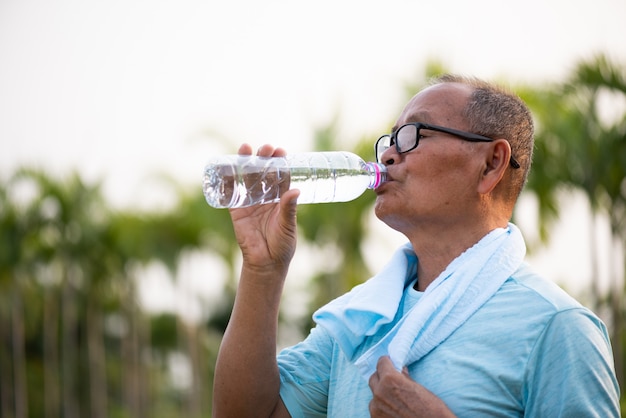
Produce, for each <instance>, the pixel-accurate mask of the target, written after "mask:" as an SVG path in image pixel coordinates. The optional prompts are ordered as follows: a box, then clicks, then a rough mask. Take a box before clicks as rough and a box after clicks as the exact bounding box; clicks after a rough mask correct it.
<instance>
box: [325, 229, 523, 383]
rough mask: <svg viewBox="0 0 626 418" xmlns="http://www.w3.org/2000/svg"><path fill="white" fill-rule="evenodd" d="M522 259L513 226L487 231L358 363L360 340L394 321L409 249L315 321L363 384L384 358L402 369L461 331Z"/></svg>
mask: <svg viewBox="0 0 626 418" xmlns="http://www.w3.org/2000/svg"><path fill="white" fill-rule="evenodd" d="M525 255H526V246H525V245H524V239H523V238H522V234H521V233H520V231H519V229H518V228H517V227H516V226H515V225H513V224H512V223H510V224H509V225H508V228H506V229H503V228H498V229H495V230H493V231H491V232H490V233H489V234H487V235H486V236H485V237H484V238H482V239H481V240H480V241H479V242H478V243H476V244H475V245H474V246H473V247H471V248H469V249H468V250H466V251H465V252H464V253H463V254H461V255H460V256H459V257H457V258H456V259H455V260H453V261H452V263H450V265H449V266H448V267H447V268H446V270H445V271H443V272H442V273H441V274H440V275H439V277H437V279H435V281H433V282H432V283H431V284H430V286H428V288H427V289H426V291H425V292H424V294H423V295H422V297H421V298H420V299H419V300H418V302H417V303H416V304H415V306H414V307H413V308H412V309H411V310H410V311H409V312H408V313H407V314H406V315H405V316H404V317H402V318H401V319H400V320H399V321H398V323H396V324H395V326H394V327H393V328H392V329H391V330H389V331H387V332H386V334H385V336H384V337H383V338H382V339H381V340H380V341H379V342H378V343H376V344H375V345H374V346H373V347H371V348H370V349H369V350H368V351H366V352H365V353H364V354H362V355H361V356H359V357H358V358H354V356H355V352H356V350H357V349H358V347H359V346H360V344H361V343H362V342H363V340H364V339H365V338H366V337H368V336H372V335H374V334H376V333H377V332H378V331H379V329H381V327H383V326H384V325H386V324H389V323H390V322H391V321H393V319H394V317H395V316H396V313H397V310H398V306H399V305H400V301H401V299H402V294H403V292H404V288H405V287H406V286H407V285H408V282H409V281H411V280H412V279H413V278H414V277H415V274H416V271H417V262H418V260H417V257H416V255H415V253H414V252H413V249H412V247H411V245H410V244H406V245H404V246H402V247H400V248H399V249H398V250H397V251H396V252H395V253H394V254H393V256H392V259H391V261H390V262H389V263H388V264H387V265H386V266H385V267H384V268H383V269H382V270H381V271H380V273H378V274H377V275H376V276H374V277H373V278H371V279H370V280H368V281H367V282H365V283H363V284H361V285H358V286H356V287H354V288H353V289H352V290H351V291H350V292H348V293H346V294H345V295H343V296H341V297H339V298H337V299H335V300H333V301H332V302H330V303H328V304H327V305H325V306H323V307H321V308H320V309H319V310H317V311H316V312H315V313H314V314H313V319H314V320H315V322H316V323H317V324H318V325H319V326H321V327H323V328H325V329H326V330H327V331H328V332H329V333H330V335H331V336H332V337H333V338H334V339H335V340H336V341H337V342H338V344H339V346H340V348H341V350H342V351H343V352H344V354H345V355H346V357H347V358H348V359H350V360H351V361H352V362H354V363H355V364H356V366H357V367H358V368H359V370H360V371H361V374H362V375H363V377H364V378H365V379H368V378H369V376H370V375H371V374H372V373H374V372H375V371H376V364H377V362H378V359H379V358H380V357H381V356H384V355H389V356H390V357H391V360H392V362H393V364H394V366H395V367H396V368H397V369H398V370H401V369H402V367H403V366H405V365H408V364H411V363H413V362H415V361H417V360H419V359H421V358H422V357H423V356H425V355H426V354H428V353H429V352H430V351H431V350H432V349H434V348H435V347H437V346H438V345H439V344H440V343H441V342H443V341H444V340H445V339H446V338H447V337H448V336H450V334H452V333H453V332H454V331H455V330H456V329H457V328H458V327H459V326H461V325H462V324H463V323H464V322H465V321H466V320H467V318H469V317H470V316H471V315H472V314H473V313H474V312H476V310H478V308H480V307H481V306H482V305H483V304H484V303H485V302H486V301H487V300H489V298H491V296H493V294H494V293H495V292H496V291H497V290H498V289H499V288H500V286H502V284H503V283H504V282H505V281H506V280H507V279H508V278H509V277H510V276H511V275H512V274H513V273H514V272H515V270H517V269H518V268H519V266H520V265H521V264H522V262H523V260H524V256H525Z"/></svg>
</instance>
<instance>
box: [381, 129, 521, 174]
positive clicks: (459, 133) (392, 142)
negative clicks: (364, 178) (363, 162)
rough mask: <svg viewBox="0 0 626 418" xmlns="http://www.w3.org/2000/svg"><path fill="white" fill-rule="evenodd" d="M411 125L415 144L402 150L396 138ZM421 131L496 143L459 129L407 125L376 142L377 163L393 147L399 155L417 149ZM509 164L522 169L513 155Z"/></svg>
mask: <svg viewBox="0 0 626 418" xmlns="http://www.w3.org/2000/svg"><path fill="white" fill-rule="evenodd" d="M409 125H411V126H415V128H416V131H415V144H414V145H413V146H412V147H410V148H408V149H405V150H400V148H399V146H398V141H397V140H396V137H397V135H398V132H400V130H401V129H402V128H404V127H405V126H409ZM421 129H428V130H429V131H435V132H442V133H444V134H449V135H452V136H456V137H457V138H460V139H463V140H465V141H470V142H493V141H494V139H493V138H489V137H486V136H483V135H478V134H474V133H471V132H465V131H459V130H458V129H452V128H446V127H443V126H437V125H429V124H427V123H421V122H413V123H406V124H404V125H402V126H400V127H399V128H398V129H396V131H395V132H392V133H391V134H386V135H383V136H381V137H380V138H378V140H377V141H376V144H375V145H374V152H375V153H376V162H378V163H380V156H381V155H382V153H383V152H385V151H386V150H387V149H389V148H391V147H392V146H393V145H395V146H396V151H397V152H398V154H404V153H407V152H409V151H412V150H414V149H415V148H417V146H418V145H419V142H420V130H421ZM387 138H389V142H390V143H389V147H387V148H385V150H383V151H382V152H380V153H379V152H378V146H379V144H380V141H382V140H383V139H387ZM509 163H510V164H511V167H513V168H515V169H517V168H520V165H519V163H518V162H517V160H515V158H513V156H512V155H511V158H510V159H509Z"/></svg>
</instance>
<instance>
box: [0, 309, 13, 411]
mask: <svg viewBox="0 0 626 418" xmlns="http://www.w3.org/2000/svg"><path fill="white" fill-rule="evenodd" d="M5 300H7V301H8V305H9V306H6V305H4V306H0V343H1V344H2V345H1V346H0V347H1V349H0V376H2V378H1V379H0V416H2V417H9V418H10V417H13V416H14V412H15V411H14V406H15V405H14V402H13V399H14V395H13V367H12V364H13V362H12V358H13V356H12V353H13V346H12V343H11V341H12V338H11V335H12V328H13V325H12V324H13V319H12V318H13V308H12V306H13V304H12V302H11V301H10V300H9V298H7V299H5Z"/></svg>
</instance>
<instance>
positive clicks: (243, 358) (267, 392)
mask: <svg viewBox="0 0 626 418" xmlns="http://www.w3.org/2000/svg"><path fill="white" fill-rule="evenodd" d="M285 276H286V268H284V269H282V268H281V269H278V270H276V271H272V270H270V269H266V270H264V271H254V270H252V269H249V268H247V267H245V266H244V267H243V269H242V273H241V279H240V282H239V288H238V291H237V296H236V299H235V306H234V307H233V313H232V315H231V319H230V321H229V324H228V328H227V330H226V333H225V334H224V338H223V340H222V344H221V346H220V351H219V354H218V359H217V364H216V369H215V382H214V399H213V403H214V406H213V413H214V416H216V417H220V416H237V417H245V416H254V417H261V416H270V414H271V412H272V411H273V410H274V408H275V407H276V405H277V403H278V402H279V390H280V378H279V374H278V366H277V363H276V334H277V323H278V310H279V304H280V298H281V294H282V289H283V283H284V278H285Z"/></svg>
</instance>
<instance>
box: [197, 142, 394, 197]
mask: <svg viewBox="0 0 626 418" xmlns="http://www.w3.org/2000/svg"><path fill="white" fill-rule="evenodd" d="M386 176H387V169H386V167H385V166H384V165H382V164H378V163H371V162H368V163H366V162H365V161H363V159H361V157H359V156H358V155H356V154H353V153H351V152H345V151H332V152H305V153H297V154H291V155H288V156H286V157H257V156H249V155H225V156H221V157H217V158H213V159H212V160H210V161H209V162H208V164H207V165H206V167H205V169H204V181H203V191H204V196H205V198H206V201H207V203H208V204H209V205H211V206H213V207H215V208H242V207H246V206H252V205H258V204H263V203H272V202H278V201H279V200H280V197H281V196H282V194H283V193H284V192H286V191H287V190H290V189H299V190H300V196H299V197H298V203H327V202H347V201H350V200H353V199H356V198H357V197H359V196H361V195H362V194H363V193H364V192H365V190H367V189H375V188H376V187H378V186H379V185H380V184H381V183H382V182H384V181H385V180H386Z"/></svg>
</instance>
